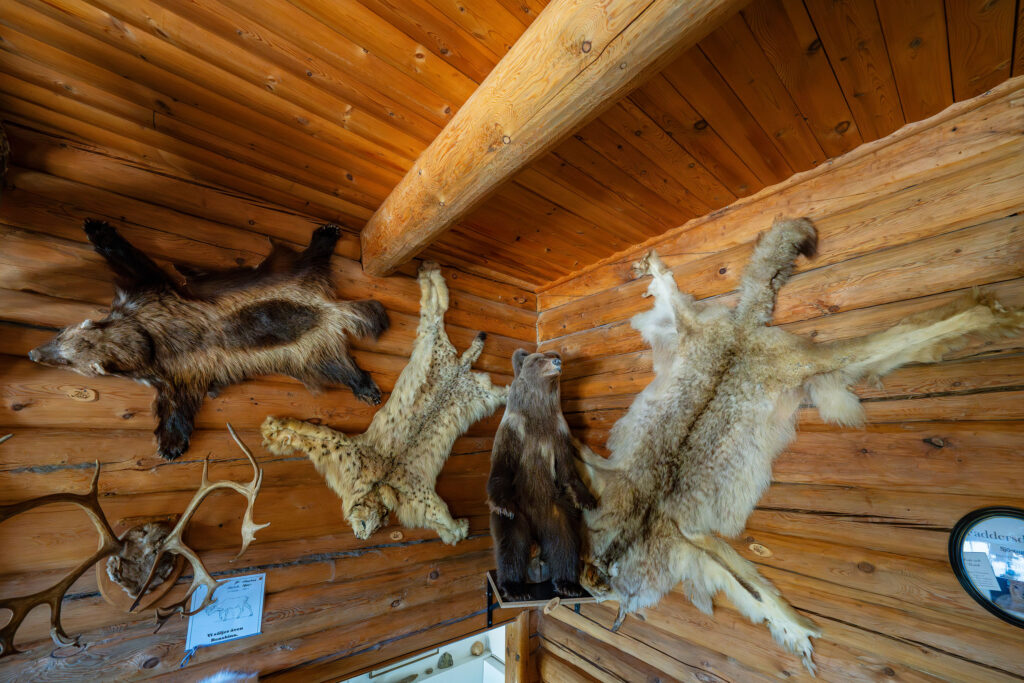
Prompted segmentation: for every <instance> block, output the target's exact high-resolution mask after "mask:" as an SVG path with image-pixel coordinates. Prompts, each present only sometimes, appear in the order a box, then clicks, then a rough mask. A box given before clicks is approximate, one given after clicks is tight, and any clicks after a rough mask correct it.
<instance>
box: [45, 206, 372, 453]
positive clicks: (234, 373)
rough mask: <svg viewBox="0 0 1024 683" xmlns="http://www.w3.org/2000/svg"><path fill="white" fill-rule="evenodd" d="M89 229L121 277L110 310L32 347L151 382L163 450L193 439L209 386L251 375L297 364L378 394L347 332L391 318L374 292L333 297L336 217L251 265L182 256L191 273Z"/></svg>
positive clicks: (309, 384) (313, 381)
mask: <svg viewBox="0 0 1024 683" xmlns="http://www.w3.org/2000/svg"><path fill="white" fill-rule="evenodd" d="M85 232H86V235H87V236H88V238H89V241H90V242H92V244H93V246H94V247H95V249H96V251H97V252H98V253H99V254H100V255H101V256H103V257H104V258H105V259H106V261H107V263H108V265H109V266H110V268H111V270H113V272H114V275H115V276H116V279H115V284H116V290H115V292H116V293H115V296H114V301H113V303H112V304H111V310H110V314H109V315H108V316H107V317H106V318H104V319H103V320H99V321H95V322H94V321H92V320H86V321H84V322H83V323H81V324H79V325H75V326H72V327H67V328H65V329H64V330H62V331H61V332H60V333H59V334H58V335H57V336H56V337H54V339H53V340H51V341H50V342H48V343H47V344H44V345H43V346H40V347H38V348H36V349H33V350H32V351H31V352H29V358H31V359H32V360H33V361H35V362H37V363H42V364H43V365H50V366H54V367H61V368H66V369H68V370H73V371H75V372H77V373H79V374H82V375H86V376H97V375H115V376H119V377H128V378H131V379H134V380H136V381H137V382H141V383H143V384H147V385H149V386H152V387H154V388H155V389H156V399H155V400H154V402H153V412H154V413H155V414H156V416H157V419H158V421H159V422H158V425H157V428H156V431H155V432H154V433H155V434H156V439H157V444H158V452H159V455H160V456H162V457H163V458H166V459H168V460H173V459H174V458H177V457H178V456H180V455H181V454H182V453H184V452H185V451H186V450H188V446H189V438H190V436H191V434H192V429H193V425H194V423H195V416H196V413H198V412H199V408H200V406H201V405H202V403H203V399H204V397H205V396H206V395H207V394H210V395H211V396H216V395H217V393H218V392H219V391H220V390H221V389H222V388H224V387H226V386H228V385H231V384H236V383H238V382H241V381H243V380H245V379H247V378H249V377H253V376H256V375H267V374H273V373H280V374H283V375H291V376H292V377H294V378H296V379H298V380H299V381H301V382H302V383H303V384H305V385H306V388H308V389H309V390H310V391H314V392H316V391H320V390H321V389H322V388H323V387H324V386H325V385H327V384H338V383H343V384H347V385H348V386H349V387H351V388H352V391H353V392H354V393H355V395H356V396H357V397H358V398H360V399H362V400H364V401H366V402H368V403H372V404H377V403H380V390H379V389H378V388H377V385H376V384H375V383H374V382H373V380H372V379H371V378H370V376H369V375H368V374H367V373H366V372H364V371H363V370H361V369H360V368H359V366H358V365H356V362H355V361H354V360H353V359H352V357H351V356H350V355H349V352H348V343H347V336H348V335H355V336H358V337H373V338H374V339H376V338H377V337H379V336H380V334H381V333H382V332H384V330H386V329H387V328H388V318H387V313H386V312H385V310H384V307H383V306H382V305H381V304H380V303H379V302H377V301H373V300H367V301H336V300H335V299H334V296H333V295H334V287H333V285H332V284H331V278H330V259H331V254H332V253H333V252H334V245H335V244H336V243H337V241H338V238H339V237H340V235H341V232H340V230H339V229H338V228H337V227H336V226H333V225H325V226H323V227H321V228H319V229H317V230H316V231H315V232H314V233H313V237H312V239H311V240H310V243H309V246H308V247H307V248H306V249H305V250H304V251H302V252H295V251H293V250H292V249H289V248H288V247H286V246H284V245H282V244H274V245H273V248H272V250H271V252H270V255H269V256H267V258H266V259H265V260H264V261H263V262H262V263H260V265H259V266H257V267H255V268H251V267H250V268H233V269H228V270H218V271H201V270H197V269H194V268H189V267H187V266H176V267H177V268H178V270H179V271H180V272H181V273H182V275H184V276H185V277H186V280H185V283H184V284H179V283H178V282H176V281H175V280H174V279H172V278H171V277H170V276H169V275H168V274H167V273H165V272H164V271H163V270H162V269H161V268H160V267H159V266H157V265H156V264H155V263H153V261H152V260H151V259H150V258H149V257H148V256H146V255H145V254H143V253H142V252H141V251H139V250H138V249H136V248H135V247H133V246H132V245H131V244H129V243H128V241H127V240H125V239H124V237H122V236H121V235H120V234H118V232H117V231H116V230H115V229H114V228H112V227H111V226H109V225H108V224H107V223H106V222H103V221H95V220H86V221H85Z"/></svg>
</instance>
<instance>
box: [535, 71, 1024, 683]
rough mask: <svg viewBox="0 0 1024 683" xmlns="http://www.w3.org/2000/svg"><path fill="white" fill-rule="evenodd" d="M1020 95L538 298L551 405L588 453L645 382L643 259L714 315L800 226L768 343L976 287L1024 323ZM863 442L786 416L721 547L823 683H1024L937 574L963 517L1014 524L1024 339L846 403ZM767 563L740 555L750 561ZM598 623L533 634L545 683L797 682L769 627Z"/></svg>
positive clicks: (1015, 655) (873, 325) (888, 318)
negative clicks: (638, 275)
mask: <svg viewBox="0 0 1024 683" xmlns="http://www.w3.org/2000/svg"><path fill="white" fill-rule="evenodd" d="M1022 122H1024V79H1021V78H1017V79H1014V80H1011V81H1009V82H1007V83H1005V84H1003V85H1001V86H999V87H997V88H996V89H994V90H993V91H992V92H990V93H988V94H985V95H982V96H980V97H979V98H977V99H975V100H970V101H967V102H963V103H960V104H957V105H954V106H953V107H951V108H949V109H947V110H946V111H944V112H942V113H940V114H939V115H937V116H935V117H933V118H932V119H928V120H926V121H923V122H920V123H918V124H913V125H910V126H907V127H905V128H903V129H901V130H900V131H898V132H897V133H895V134H893V135H892V136H890V137H888V138H884V139H882V140H879V141H877V142H874V143H870V144H868V145H865V146H862V147H860V148H858V149H856V150H854V151H853V152H851V153H849V154H847V155H846V156H844V157H840V158H838V159H836V160H835V161H833V162H829V163H827V164H824V165H823V166H821V167H819V168H817V169H814V170H812V171H809V172H807V173H804V174H800V175H797V176H795V177H793V178H792V179H790V180H788V181H786V182H784V183H782V184H780V185H777V186H774V187H771V188H768V189H766V190H764V191H762V192H760V193H759V194H758V195H756V196H754V197H751V198H749V199H745V200H740V201H739V202H737V203H735V204H733V205H732V206H731V207H729V208H727V209H725V210H723V211H720V212H717V213H714V214H711V215H709V216H707V217H705V218H702V219H699V220H696V221H692V222H691V223H689V224H687V225H685V226H683V227H682V228H680V229H678V230H676V231H674V232H672V233H670V234H668V235H667V236H666V237H665V238H663V239H658V240H655V241H652V242H650V243H648V244H646V245H642V246H638V247H637V248H635V249H632V250H630V251H628V252H624V253H622V254H619V255H618V256H617V257H615V258H612V259H610V260H608V261H607V262H605V263H603V264H602V265H600V266H599V267H596V268H594V269H591V270H589V271H588V272H584V273H580V274H578V275H576V276H574V277H571V278H568V279H566V280H564V281H562V282H561V283H558V284H556V285H555V286H553V287H550V288H547V289H546V290H543V291H541V292H540V294H539V299H540V310H541V314H540V320H539V323H538V324H539V340H540V347H539V348H540V349H542V350H549V349H557V350H561V351H562V353H563V358H564V360H565V374H564V376H563V382H562V393H563V397H564V402H563V407H564V409H565V411H566V413H567V418H568V420H569V422H570V424H571V426H572V427H573V428H574V429H575V430H576V431H577V433H578V434H579V435H580V436H582V437H583V438H584V439H585V440H586V441H587V442H588V443H589V444H591V445H592V446H594V447H595V448H598V449H600V447H601V446H602V445H603V443H604V441H605V439H606V437H607V433H608V430H609V429H610V427H611V426H612V424H614V422H615V420H616V419H617V418H618V417H619V416H621V415H622V413H623V411H624V410H626V408H627V407H628V406H629V404H630V403H631V402H632V400H633V398H634V396H635V395H636V393H637V392H638V391H640V390H641V389H642V388H643V387H644V386H645V385H646V384H647V383H648V382H649V381H650V379H651V376H652V375H651V364H650V354H649V351H648V350H647V349H646V347H645V346H644V344H643V341H642V340H641V338H640V336H639V335H638V334H637V333H636V332H634V331H633V330H631V329H630V327H629V325H628V320H629V318H630V316H632V315H633V314H635V313H637V312H639V311H641V310H645V309H647V308H649V307H650V303H649V300H647V299H643V298H641V296H640V294H641V293H642V292H643V290H644V289H646V287H647V282H646V281H638V282H632V281H630V278H629V266H630V264H631V263H632V262H633V261H635V260H636V259H637V258H638V257H639V256H640V255H642V254H643V253H644V251H645V250H646V249H647V248H649V247H654V248H656V249H657V250H658V252H659V254H661V256H662V258H663V259H664V260H665V261H666V263H668V264H669V265H670V266H671V267H672V268H673V270H674V272H675V275H676V280H677V282H678V283H679V286H680V288H681V289H682V290H684V291H690V292H692V293H694V294H695V295H696V296H697V297H698V298H701V299H708V298H716V299H718V300H720V301H725V302H729V301H732V300H733V299H734V296H735V293H734V291H733V290H734V289H735V287H736V284H737V282H738V278H739V276H740V273H741V272H742V269H743V266H744V264H745V263H746V261H747V258H748V256H749V254H750V250H751V247H752V244H753V240H754V238H755V237H756V235H757V234H758V233H759V232H760V231H762V230H764V229H765V228H767V227H768V225H769V224H770V223H771V220H772V218H773V217H774V216H777V215H795V216H802V215H806V216H809V217H810V218H812V219H813V220H814V221H815V224H816V225H817V227H818V230H819V234H820V245H819V251H820V253H819V255H818V257H817V258H815V259H813V260H804V259H801V260H800V261H799V263H798V267H797V274H796V275H795V276H794V277H793V279H792V280H791V282H790V283H789V284H788V285H786V286H785V287H784V288H783V290H782V292H781V296H780V297H779V303H778V306H777V308H776V316H775V320H776V324H780V325H782V326H783V327H784V328H785V329H788V330H789V331H791V332H794V333H796V334H801V335H804V336H808V337H811V338H813V339H815V340H819V341H824V340H830V339H841V338H848V337H853V336H858V335H861V334H864V333H867V332H871V331H875V330H879V329H883V328H885V327H888V326H890V325H892V324H894V323H896V322H897V321H898V320H900V319H901V318H902V317H904V316H905V315H908V314H910V313H913V312H916V311H920V310H924V309H926V308H930V307H933V306H936V305H940V304H942V303H945V302H947V301H950V300H953V299H955V298H956V297H958V296H962V295H963V294H964V293H966V292H968V291H969V290H970V288H971V287H975V286H981V287H983V288H985V289H989V290H991V291H993V292H995V293H996V294H998V296H999V298H1000V299H1001V300H1002V301H1003V302H1004V303H1006V304H1012V305H1015V306H1021V305H1024V215H1022V213H1021V211H1022V209H1024V179H1022V178H1024V176H1022V171H1024V165H1022V161H1021V160H1022V159H1024V139H1022V137H1021V124H1022ZM856 391H857V392H858V393H859V395H860V396H861V398H862V402H863V406H864V408H865V409H866V412H867V415H868V425H867V426H866V428H865V429H843V428H837V427H833V426H829V425H825V424H823V423H822V421H821V419H820V417H819V416H818V414H817V412H816V411H815V410H814V409H813V408H810V407H806V408H802V409H801V411H800V414H799V427H800V432H799V435H798V437H797V439H796V441H795V442H794V443H793V444H792V445H791V446H790V447H789V448H788V449H787V451H786V452H785V453H784V454H783V455H782V456H781V457H780V458H779V460H778V461H777V462H776V465H775V469H774V483H773V484H772V486H771V488H770V489H769V491H768V493H767V494H766V495H765V497H764V498H763V500H762V501H761V503H760V505H759V506H758V508H757V510H756V511H755V512H754V514H753V515H752V516H751V518H750V520H749V523H748V527H747V530H746V532H745V533H744V534H743V535H742V536H740V537H739V538H737V539H735V543H734V545H735V547H736V548H737V550H738V551H739V552H741V553H742V554H743V555H744V556H745V557H747V558H748V559H750V560H752V561H754V562H756V563H757V564H758V565H759V568H760V570H761V571H762V572H763V573H764V575H765V576H767V577H768V578H769V579H771V580H772V581H773V582H774V583H775V584H776V585H777V586H778V587H779V589H780V590H781V591H782V593H783V595H784V596H785V597H786V598H787V599H788V600H789V601H790V602H792V604H793V605H794V606H795V607H796V608H797V609H798V610H799V611H800V612H802V613H804V614H805V615H807V616H808V617H810V618H812V619H813V620H815V621H816V622H817V623H818V624H820V625H821V626H822V628H823V631H824V635H823V637H822V638H820V639H818V640H817V641H815V661H816V662H817V664H818V667H819V676H820V678H821V679H824V680H828V681H868V680H872V681H875V680H889V679H894V680H912V681H933V680H949V681H1010V680H1021V679H1022V678H1024V659H1022V658H1021V656H1020V643H1021V638H1022V636H1024V632H1022V631H1021V630H1020V629H1017V628H1015V627H1012V626H1010V625H1008V624H1006V623H1004V622H1002V621H1000V620H998V619H996V618H995V617H993V616H991V615H990V614H989V613H987V612H986V611H984V610H983V609H982V608H981V607H980V606H979V605H977V604H975V603H974V601H973V600H972V599H971V598H970V597H968V595H967V594H966V593H965V592H964V591H963V590H962V589H961V587H960V585H959V584H958V582H957V580H956V578H955V577H954V575H953V573H952V571H951V570H950V568H949V564H948V561H947V558H946V544H947V540H948V534H949V531H950V529H951V528H952V526H953V525H954V524H955V523H956V521H957V520H958V519H959V518H960V517H961V516H962V515H964V514H965V513H967V512H969V511H971V510H974V509H976V508H979V507H982V506H987V505H1017V506H1022V505H1024V495H1022V493H1021V492H1022V491H1024V338H1021V337H1018V338H1015V339H1006V340H1001V341H999V342H994V343H986V342H976V343H973V344H971V345H970V346H968V347H967V348H966V349H963V350H962V351H959V352H958V353H956V354H953V355H952V356H950V357H949V358H947V359H946V360H945V361H943V362H942V363H939V364H935V365H918V366H909V367H906V368H903V369H901V370H899V371H897V372H894V373H893V374H891V375H890V376H888V377H886V378H885V379H884V380H883V383H882V384H881V385H880V386H866V385H864V386H858V387H857V388H856ZM755 543H757V544H760V545H762V546H764V547H766V548H767V549H768V552H767V556H762V555H759V554H755V553H754V552H753V551H752V550H751V545H752V544H755ZM614 616H615V606H614V605H584V606H583V608H582V613H581V614H579V615H577V614H575V613H573V612H571V611H569V610H566V609H564V608H560V609H559V610H557V611H555V612H554V613H553V614H552V615H551V616H545V617H544V618H542V619H541V621H540V627H539V633H540V636H541V662H540V669H541V671H542V672H545V671H547V672H549V673H550V675H551V676H552V677H553V678H556V679H559V680H591V679H597V680H622V681H645V680H646V681H654V680H683V681H702V682H705V683H706V682H708V681H716V682H717V681H759V680H779V679H780V678H787V679H790V680H805V679H807V678H808V674H807V673H806V672H805V671H804V670H803V668H802V666H801V665H800V662H799V661H798V660H797V659H796V658H795V657H793V656H791V655H789V654H787V653H784V652H782V651H781V650H780V649H779V648H778V647H777V646H776V645H775V644H774V643H773V642H772V640H771V637H770V635H769V633H768V631H767V629H765V628H764V627H763V626H754V625H752V624H750V623H748V622H747V621H746V620H745V619H743V618H742V617H740V616H739V615H738V614H737V613H736V612H734V611H732V610H731V609H729V607H728V606H727V605H722V606H720V607H719V609H717V610H716V614H715V617H714V618H711V617H707V616H705V615H703V614H701V613H700V612H698V611H697V610H696V609H695V608H694V607H692V606H691V605H690V604H689V603H688V602H687V600H686V599H685V597H684V596H683V595H682V593H681V592H679V593H677V592H673V593H671V594H670V595H669V596H667V597H666V598H665V600H664V601H663V602H662V603H661V604H660V605H659V606H658V607H657V608H654V609H649V610H646V611H645V612H644V617H643V618H630V619H627V621H626V622H625V624H624V625H623V627H622V629H621V631H620V632H618V633H611V632H610V631H609V630H608V627H609V626H610V624H611V622H612V620H613V619H614Z"/></svg>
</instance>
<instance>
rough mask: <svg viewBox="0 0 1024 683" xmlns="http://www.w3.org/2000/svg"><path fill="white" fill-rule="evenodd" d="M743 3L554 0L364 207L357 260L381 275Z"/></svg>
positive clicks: (727, 0)
mask: <svg viewBox="0 0 1024 683" xmlns="http://www.w3.org/2000/svg"><path fill="white" fill-rule="evenodd" d="M743 4H744V2H743V0H693V1H691V2H685V3H684V2H678V1H677V0H650V1H648V2H638V1H637V0H607V1H606V2H601V3H595V2H590V1H588V0H554V1H553V2H551V4H549V5H548V6H547V7H546V8H545V9H544V11H542V12H541V13H540V15H539V16H538V17H537V19H536V21H534V22H533V24H532V25H531V26H530V27H529V28H528V29H527V30H526V32H525V33H524V34H523V35H522V36H521V37H520V38H519V40H518V41H516V43H515V45H513V46H512V49H511V50H509V52H508V53H507V54H506V55H505V56H504V57H503V58H502V60H501V61H500V62H499V63H498V65H497V66H495V67H494V70H493V71H491V73H490V74H489V75H488V76H487V78H486V79H485V80H484V82H483V83H481V84H480V87H479V88H477V89H476V91H475V92H474V93H473V95H472V96H471V97H470V98H469V100H467V101H466V103H465V104H464V105H463V106H462V108H461V109H460V110H459V111H458V113H457V114H456V115H455V116H454V117H453V118H452V120H451V121H450V122H449V123H448V125H447V126H445V128H444V130H442V131H441V132H440V134H438V136H437V137H436V138H435V139H434V141H433V142H432V143H431V144H430V146H429V147H427V149H426V150H425V151H424V152H423V153H422V154H421V155H420V157H419V158H418V159H417V160H416V163H415V164H413V166H412V168H411V169H410V170H409V172H408V173H407V174H406V175H405V177H404V178H403V179H402V181H401V182H400V183H399V184H398V185H397V186H396V187H395V188H394V190H392V192H391V194H390V195H388V197H387V199H385V200H384V203H383V204H381V206H380V207H379V208H378V209H377V211H376V212H375V213H374V214H373V216H372V217H371V218H370V221H369V222H368V223H367V224H366V227H365V228H364V229H363V232H362V244H363V268H364V269H365V270H366V272H368V273H370V274H372V275H386V274H388V273H390V272H392V271H393V270H394V269H395V268H397V267H398V266H400V265H402V264H403V263H405V262H406V261H408V260H409V259H411V258H412V257H414V256H415V255H416V254H417V253H418V252H419V251H420V250H422V249H423V248H425V247H426V246H427V245H429V244H430V243H431V242H432V241H433V240H435V239H437V238H438V237H439V236H440V235H441V234H442V233H443V232H444V231H445V230H447V229H448V228H449V227H451V226H452V225H453V224H454V223H455V222H457V221H458V220H459V219H461V218H463V217H464V216H465V215H466V214H467V213H468V212H469V211H471V210H472V209H473V208H474V207H476V206H477V205H478V204H479V203H480V202H481V201H482V200H483V199H485V198H486V197H487V196H488V195H489V194H490V193H491V192H493V191H494V190H495V189H497V188H498V187H499V186H500V185H501V184H502V183H504V182H505V181H506V180H508V179H509V178H511V177H512V175H513V174H514V173H516V172H517V171H518V170H519V169H521V168H523V167H524V166H526V165H527V164H528V163H529V162H530V161H532V160H533V159H535V158H537V157H538V156H539V155H541V154H542V153H544V152H546V151H547V150H549V149H551V148H552V147H553V146H554V145H556V144H557V143H559V142H560V141H561V140H563V139H564V138H565V137H566V136H567V135H569V134H570V133H572V132H573V131H575V130H577V129H578V128H579V127H580V126H582V125H583V124H584V123H586V122H587V121H588V120H590V119H592V118H593V117H595V116H597V115H598V114H600V113H601V112H602V111H603V110H604V109H605V108H607V107H608V106H610V105H611V104H613V103H614V102H616V101H617V100H619V99H620V98H621V97H622V96H624V95H625V94H626V93H627V92H629V91H630V90H632V89H633V88H635V87H636V86H637V85H639V84H640V83H641V82H642V81H643V80H644V78H645V77H647V76H650V75H652V74H653V73H655V72H656V71H657V70H659V69H660V68H661V67H663V66H665V65H666V64H667V63H668V62H669V61H670V60H671V59H672V57H674V56H676V55H677V54H679V52H681V51H682V50H684V49H686V48H688V47H691V46H693V45H694V44H695V43H696V42H697V41H699V40H700V39H701V38H703V37H704V36H706V35H707V34H708V33H710V32H711V31H712V30H713V29H714V28H716V27H717V26H718V25H719V24H720V23H721V22H722V21H724V20H725V19H727V18H728V17H729V16H731V15H732V14H733V13H734V12H736V11H738V10H739V9H740V7H741V6H742V5H743Z"/></svg>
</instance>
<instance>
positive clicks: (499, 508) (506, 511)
mask: <svg viewBox="0 0 1024 683" xmlns="http://www.w3.org/2000/svg"><path fill="white" fill-rule="evenodd" d="M487 506H488V507H489V508H491V512H493V513H494V514H496V515H499V516H501V517H508V518H509V519H515V518H516V513H515V511H514V510H512V509H511V506H508V507H506V506H504V505H498V504H497V503H492V502H490V501H488V502H487Z"/></svg>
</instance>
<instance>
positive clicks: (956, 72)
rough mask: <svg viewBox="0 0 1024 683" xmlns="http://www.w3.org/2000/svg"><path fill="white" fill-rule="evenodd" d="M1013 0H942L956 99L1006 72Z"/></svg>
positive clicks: (988, 85)
mask: <svg viewBox="0 0 1024 683" xmlns="http://www.w3.org/2000/svg"><path fill="white" fill-rule="evenodd" d="M1015 9H1016V5H1015V3H1014V2H1013V0H991V1H989V2H980V1H979V0H946V17H947V22H946V25H947V28H948V34H949V61H950V64H951V65H952V73H953V94H954V96H955V97H956V99H957V100H964V99H967V98H969V97H974V96H975V95H979V94H981V93H983V92H985V91H986V90H988V89H990V88H992V87H993V86H995V85H997V84H998V83H1001V82H1002V81H1003V80H1005V79H1006V78H1008V77H1009V76H1010V67H1011V62H1012V59H1013V41H1014V36H1013V27H1014V23H1015V16H1014V14H1015V12H1014V10H1015Z"/></svg>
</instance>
